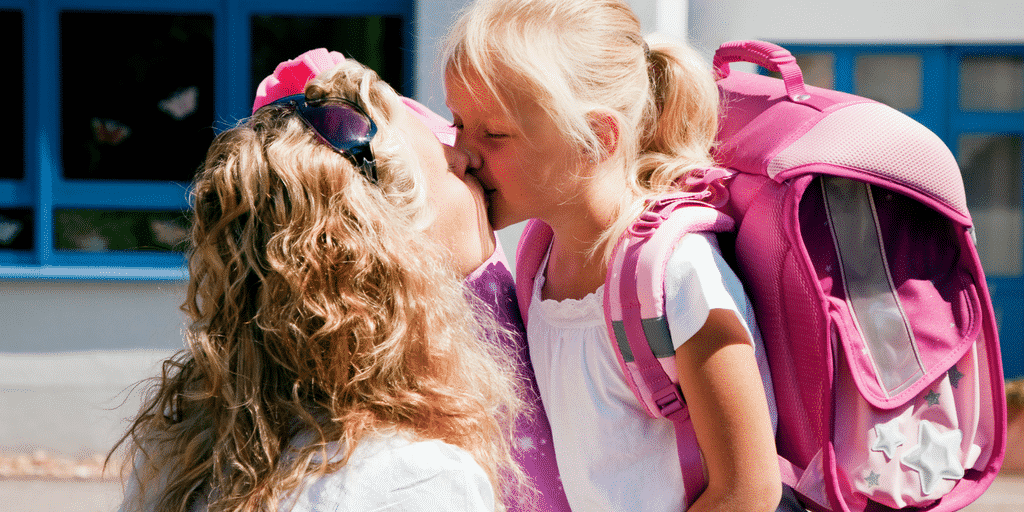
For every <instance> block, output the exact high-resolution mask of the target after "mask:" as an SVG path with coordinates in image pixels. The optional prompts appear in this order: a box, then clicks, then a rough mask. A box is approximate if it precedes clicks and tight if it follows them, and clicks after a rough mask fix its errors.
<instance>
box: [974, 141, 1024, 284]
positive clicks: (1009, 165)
mask: <svg viewBox="0 0 1024 512" xmlns="http://www.w3.org/2000/svg"><path fill="white" fill-rule="evenodd" d="M958 153H959V161H960V170H961V172H962V173H963V177H964V188H965V189H966V192H967V207H968V208H969V209H970V211H971V219H972V220H973V221H974V227H975V230H976V231H977V237H978V254H979V255H980V256H981V265H982V267H984V269H985V273H986V274H988V275H990V276H992V275H995V276H1012V277H1016V276H1020V275H1021V274H1022V273H1024V268H1022V266H1021V263H1022V261H1024V259H1022V252H1024V245H1022V241H1024V232H1022V226H1024V219H1022V217H1021V176H1022V175H1024V163H1022V162H1024V160H1022V158H1024V153H1022V149H1021V137H1020V136H1019V135H1005V134H993V133H973V134H963V135H961V136H960V140H959V143H958Z"/></svg>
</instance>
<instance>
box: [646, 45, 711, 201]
mask: <svg viewBox="0 0 1024 512" xmlns="http://www.w3.org/2000/svg"><path fill="white" fill-rule="evenodd" d="M649 44H650V46H649V48H650V50H649V52H648V58H647V63H648V66H647V69H648V75H649V78H650V81H651V92H652V94H653V99H654V103H655V107H656V108H655V109H656V113H655V115H654V116H652V117H651V118H649V119H648V123H647V126H646V127H644V128H645V129H643V130H642V131H641V139H640V156H639V159H638V161H637V181H638V185H639V186H640V188H641V190H643V191H645V192H648V193H664V192H666V191H667V190H669V189H670V188H673V187H675V186H677V185H675V183H676V182H677V180H678V179H679V178H680V177H682V176H684V175H685V174H686V173H687V172H689V171H690V170H692V169H697V168H702V167H707V166H710V165H712V159H711V154H710V153H711V148H712V146H713V145H714V141H715V136H716V134H717V131H718V88H717V87H716V85H715V81H714V77H713V76H712V74H711V70H710V68H709V67H708V66H707V63H706V62H705V61H704V59H702V58H701V56H700V55H699V54H698V53H697V52H696V51H695V50H693V49H692V48H690V47H689V46H685V45H680V44H674V43H669V42H651V43H649Z"/></svg>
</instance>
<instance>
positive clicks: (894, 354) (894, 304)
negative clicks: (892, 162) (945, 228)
mask: <svg viewBox="0 0 1024 512" xmlns="http://www.w3.org/2000/svg"><path fill="white" fill-rule="evenodd" d="M821 188H822V194H823V196H824V198H825V208H826V211H827V213H828V218H829V226H830V227H831V230H832V237H833V241H834V242H835V247H836V251H837V253H838V254H837V256H838V258H839V270H840V271H841V272H842V278H843V284H844V286H845V288H846V302H847V304H848V305H849V308H850V312H851V316H852V318H853V320H854V321H855V322H856V324H857V329H858V331H859V332H860V334H861V336H862V338H863V340H864V346H865V347H866V348H867V350H868V352H869V354H870V357H871V361H872V362H873V364H874V366H875V369H876V371H877V378H878V380H879V383H880V384H881V385H882V387H883V389H885V390H886V392H887V393H888V394H889V396H893V395H895V394H898V393H899V392H900V391H902V390H904V389H906V388H907V387H908V386H910V385H911V384H913V383H914V381H915V380H916V379H918V378H919V377H921V376H922V375H923V374H924V368H923V366H922V364H921V361H920V358H919V357H918V354H917V350H918V348H917V343H916V341H915V340H914V336H913V332H912V330H911V328H910V324H909V323H908V321H907V318H906V314H905V312H904V311H903V307H902V305H901V304H900V300H899V297H898V296H897V294H896V289H895V286H894V285H893V282H892V276H891V275H890V273H889V265H888V263H889V262H888V259H887V258H886V255H885V250H884V248H883V247H882V235H881V232H880V230H879V227H878V219H877V217H876V211H875V203H874V197H873V195H872V192H871V186H870V185H868V184H866V183H861V182H857V181H853V180H849V179H845V178H839V177H835V176H822V177H821Z"/></svg>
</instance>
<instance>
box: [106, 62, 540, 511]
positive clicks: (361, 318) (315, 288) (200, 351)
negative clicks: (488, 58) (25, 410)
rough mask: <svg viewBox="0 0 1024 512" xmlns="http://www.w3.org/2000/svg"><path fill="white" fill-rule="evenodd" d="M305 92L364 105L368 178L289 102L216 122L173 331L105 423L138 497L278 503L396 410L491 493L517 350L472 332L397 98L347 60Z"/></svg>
mask: <svg viewBox="0 0 1024 512" xmlns="http://www.w3.org/2000/svg"><path fill="white" fill-rule="evenodd" d="M306 96H307V98H310V99H313V98H322V97H327V96H330V97H342V98H345V99H348V100H350V101H353V102H355V103H357V104H359V105H361V106H363V108H364V109H365V110H366V111H367V112H368V113H369V115H370V116H371V118H372V119H373V120H374V121H375V122H376V124H377V126H378V132H377V136H376V137H375V138H374V141H373V143H372V150H373V153H374V155H375V157H376V164H377V168H378V174H379V180H380V181H379V183H378V184H376V185H375V184H372V183H370V182H369V181H368V180H366V179H365V178H364V177H363V176H362V175H361V174H359V172H358V171H357V169H356V168H355V167H354V166H353V165H352V164H351V163H349V161H348V160H346V159H345V158H344V157H342V156H341V155H339V154H338V153H336V152H335V151H334V150H333V149H332V148H331V147H329V146H327V145H325V144H323V143H321V142H319V141H318V140H317V138H316V136H315V134H314V133H313V132H312V131H311V130H310V129H309V128H308V127H307V126H306V125H305V124H304V123H303V122H302V121H301V119H300V118H299V117H298V116H297V115H296V114H295V113H294V112H291V111H290V110H287V109H285V108H284V107H275V106H269V107H264V108H262V109H260V110H258V111H257V112H255V113H254V115H253V116H252V117H251V118H249V119H247V120H244V121H243V122H241V123H240V124H239V125H238V126H236V127H234V128H232V129H229V130H227V131H225V132H223V133H221V134H220V135H218V136H217V138H216V139H215V140H214V142H213V144H212V145H211V147H210V149H209V152H208V154H207V158H206V162H205V164H204V166H203V169H202V171H201V172H200V174H199V175H198V176H197V178H196V180H195V184H194V190H193V193H192V194H193V207H194V223H193V226H192V232H191V248H190V251H189V257H188V261H189V271H190V279H189V284H188V292H187V299H186V300H185V303H184V304H183V306H182V309H183V310H184V311H185V312H186V313H187V315H188V317H189V319H190V321H191V324H190V326H189V328H188V331H187V335H186V344H187V348H186V349H185V350H183V351H182V352H180V353H179V354H177V355H176V356H175V357H173V358H171V359H169V360H167V361H166V362H164V364H163V372H162V376H160V377H158V378H157V379H155V380H154V383H153V385H152V387H151V388H150V392H149V396H148V397H147V399H146V401H145V402H144V405H143V407H142V409H141V411H140V412H139V414H138V416H137V417H136V418H135V420H134V422H133V423H132V425H131V427H130V429H129V430H128V432H127V433H126V434H125V435H124V437H122V439H121V440H120V441H119V443H118V447H119V446H122V445H124V446H125V447H126V448H127V450H128V451H129V453H128V454H127V456H126V457H125V460H126V461H127V462H128V463H131V462H134V473H135V478H136V481H135V482H134V484H135V485H139V486H142V487H144V488H145V490H144V491H141V492H139V493H138V494H137V495H138V496H139V500H138V503H137V506H139V507H146V508H155V509H157V510H169V511H170V510H174V511H186V510H188V509H189V507H190V506H191V504H192V503H193V501H194V500H196V499H202V500H208V505H209V510H211V511H222V510H223V511H228V510H230V511H255V510H276V509H277V506H278V504H279V503H280V502H281V501H282V500H284V499H286V498H287V497H288V496H289V493H290V492H294V491H295V490H296V489H298V488H300V487H301V485H302V484H303V482H304V480H305V479H306V478H307V477H309V476H316V475H323V474H327V473H330V472H332V471H334V470H336V469H338V468H339V467H340V466H342V465H344V464H345V463H346V461H347V459H348V456H349V455H350V454H351V451H352V449H353V448H354V447H355V446H356V444H357V443H359V441H360V440H361V439H363V438H364V436H366V435H368V434H371V433H374V432H382V433H386V432H392V431H395V430H398V431H402V432H407V433H411V434H412V435H413V436H414V437H415V438H417V439H440V440H443V441H445V442H448V443H451V444H453V445H456V446H459V447H461V448H463V449H465V450H467V451H468V452H469V453H470V454H472V455H473V456H474V458H475V459H476V461H477V462H479V463H480V465H481V466H483V468H484V469H485V470H486V471H487V472H488V474H489V476H490V478H491V481H492V482H493V483H494V485H495V489H496V493H498V494H499V495H498V496H497V497H498V498H499V499H498V501H499V503H500V502H501V501H502V499H504V498H505V497H506V495H507V494H509V493H510V489H512V490H514V488H515V486H516V483H517V482H521V481H522V478H523V477H522V472H521V470H520V469H519V468H518V467H517V466H516V465H515V463H514V462H513V458H512V456H511V454H510V446H509V436H510V432H511V428H512V425H513V423H514V419H515V417H516V416H517V415H518V414H519V411H520V408H521V402H520V401H519V399H518V386H519V384H518V383H517V382H516V381H515V380H514V378H513V377H512V376H511V375H512V372H511V366H510V364H511V361H513V357H512V356H509V355H508V354H504V353H500V352H499V351H500V349H499V344H496V343H492V342H488V341H487V339H488V336H493V335H494V333H495V332H498V331H497V329H498V327H497V326H496V324H495V323H494V321H493V319H492V317H490V316H489V315H486V314H482V313H480V312H481V311H483V309H482V308H481V307H479V305H475V304H473V303H472V302H471V301H470V299H468V298H466V293H465V290H464V288H463V287H462V285H461V282H460V277H459V276H456V275H455V274H454V272H452V271H451V269H450V268H448V267H447V266H446V265H445V264H444V256H443V255H444V254H445V253H444V251H443V249H442V248H441V247H439V245H438V244H437V243H436V242H434V241H433V240H432V239H430V238H429V237H428V236H427V235H426V234H425V233H424V228H425V227H426V226H427V225H429V223H430V222H431V220H432V214H431V212H430V210H429V207H428V203H427V200H426V195H425V192H424V183H423V177H422V176H423V174H422V171H421V170H420V169H419V166H418V164H417V162H416V159H415V158H414V157H413V156H412V155H413V153H411V152H410V151H409V147H408V146H409V144H410V142H414V141H404V140H401V139H400V138H399V137H400V136H399V135H398V133H397V130H392V129H389V126H390V123H391V122H392V120H393V119H394V117H395V115H396V113H397V110H398V109H401V108H404V107H403V106H402V104H401V102H400V99H399V97H398V95H397V94H396V93H395V92H394V91H393V90H392V89H391V88H390V87H389V86H388V85H387V84H385V83H384V82H383V81H381V80H380V79H379V78H378V77H377V75H376V74H375V73H374V72H373V71H370V70H368V69H367V68H365V67H363V66H362V65H360V64H358V63H355V62H353V61H346V62H344V63H342V64H341V65H339V66H338V67H336V68H335V69H333V70H331V71H329V72H325V73H322V74H321V76H318V77H317V78H316V79H315V80H313V81H311V82H310V83H309V84H308V85H307V87H306ZM298 435H301V436H303V437H302V439H303V442H302V443H301V445H296V443H294V442H293V441H295V439H296V436H298ZM307 438H309V439H311V440H312V442H306V439H307ZM118 447H115V450H117V449H118ZM339 449H340V453H341V454H343V455H342V457H340V458H339V457H337V453H339V452H338V451H337V450H339ZM111 453H113V451H112V452H111ZM324 461H328V462H324ZM143 501H147V502H148V503H143Z"/></svg>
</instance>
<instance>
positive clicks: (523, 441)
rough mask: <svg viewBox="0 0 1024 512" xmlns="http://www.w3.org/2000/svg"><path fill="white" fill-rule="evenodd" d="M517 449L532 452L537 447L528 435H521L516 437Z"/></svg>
mask: <svg viewBox="0 0 1024 512" xmlns="http://www.w3.org/2000/svg"><path fill="white" fill-rule="evenodd" d="M518 441H519V449H520V450H522V451H524V452H532V451H533V450H536V449H537V443H535V442H534V440H533V438H532V437H530V436H523V437H520V438H519V439H518Z"/></svg>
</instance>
